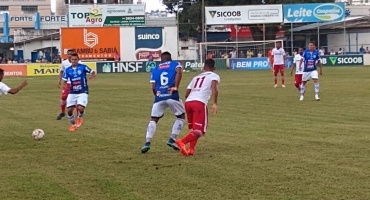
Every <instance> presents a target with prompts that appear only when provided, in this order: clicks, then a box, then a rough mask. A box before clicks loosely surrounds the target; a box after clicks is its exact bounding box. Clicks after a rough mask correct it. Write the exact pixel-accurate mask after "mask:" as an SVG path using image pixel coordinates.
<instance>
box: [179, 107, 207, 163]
mask: <svg viewBox="0 0 370 200" xmlns="http://www.w3.org/2000/svg"><path fill="white" fill-rule="evenodd" d="M187 103H188V107H191V108H190V109H189V110H192V130H191V131H190V132H189V133H188V134H187V135H186V136H185V137H184V138H182V139H180V140H177V141H176V143H177V145H178V146H179V148H180V151H181V153H182V154H183V155H185V156H187V155H193V154H194V152H195V146H196V144H197V141H198V139H199V138H200V137H202V136H203V135H204V134H205V132H206V129H207V123H208V112H207V106H206V105H205V104H204V103H202V102H199V101H191V102H187ZM187 143H190V147H189V150H188V151H187V150H186V144H187Z"/></svg>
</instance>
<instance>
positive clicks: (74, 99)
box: [67, 94, 77, 131]
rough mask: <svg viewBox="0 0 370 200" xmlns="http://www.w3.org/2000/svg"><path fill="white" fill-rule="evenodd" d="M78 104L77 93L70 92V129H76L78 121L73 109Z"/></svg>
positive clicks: (68, 104) (68, 99)
mask: <svg viewBox="0 0 370 200" xmlns="http://www.w3.org/2000/svg"><path fill="white" fill-rule="evenodd" d="M76 104H77V95H76V94H69V95H68V97H67V115H68V121H69V122H70V123H71V127H70V128H69V130H70V131H75V130H76V121H75V116H74V114H73V110H74V108H75V107H76Z"/></svg>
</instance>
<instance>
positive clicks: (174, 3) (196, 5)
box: [165, 0, 334, 40]
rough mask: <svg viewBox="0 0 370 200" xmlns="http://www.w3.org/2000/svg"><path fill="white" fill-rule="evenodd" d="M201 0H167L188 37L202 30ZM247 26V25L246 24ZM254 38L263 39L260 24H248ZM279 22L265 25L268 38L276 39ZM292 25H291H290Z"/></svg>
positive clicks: (224, 1)
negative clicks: (179, 10)
mask: <svg viewBox="0 0 370 200" xmlns="http://www.w3.org/2000/svg"><path fill="white" fill-rule="evenodd" d="M264 1H265V2H266V3H267V4H294V3H328V2H334V0H264ZM204 3H205V5H206V6H233V5H262V0H204ZM201 4H202V2H201V0H183V1H181V0H166V1H165V5H166V6H167V7H168V9H169V10H171V11H173V12H177V9H178V8H181V10H182V11H181V12H178V17H179V24H180V25H179V27H180V33H183V34H185V35H187V36H188V37H196V35H197V34H198V33H201V32H202V29H203V27H202V9H201ZM245 26H247V25H245ZM248 26H249V27H250V29H251V32H252V35H253V39H254V40H262V39H263V38H262V37H263V36H262V35H263V29H262V28H261V25H260V24H253V25H248ZM278 26H279V24H267V25H266V26H265V31H266V32H265V35H266V38H265V39H266V40H274V39H275V35H276V33H277V32H278V31H279V30H278ZM289 26H290V25H289Z"/></svg>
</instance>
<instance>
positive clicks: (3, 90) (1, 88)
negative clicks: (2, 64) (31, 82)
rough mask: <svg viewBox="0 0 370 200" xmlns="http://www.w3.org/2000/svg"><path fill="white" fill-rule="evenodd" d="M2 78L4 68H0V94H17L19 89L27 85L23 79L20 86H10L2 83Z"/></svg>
mask: <svg viewBox="0 0 370 200" xmlns="http://www.w3.org/2000/svg"><path fill="white" fill-rule="evenodd" d="M3 78H4V70H3V69H0V95H2V94H5V95H6V94H8V93H9V94H17V93H18V92H19V91H21V90H22V89H23V88H24V87H26V86H27V84H28V83H27V81H23V82H22V83H21V85H20V86H18V87H16V88H10V87H8V86H7V85H6V84H5V83H3V82H2V81H3Z"/></svg>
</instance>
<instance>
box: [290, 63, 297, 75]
mask: <svg viewBox="0 0 370 200" xmlns="http://www.w3.org/2000/svg"><path fill="white" fill-rule="evenodd" d="M296 63H297V61H296V59H293V64H292V70H290V75H291V76H292V75H293V71H294V70H295V68H296Z"/></svg>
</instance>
